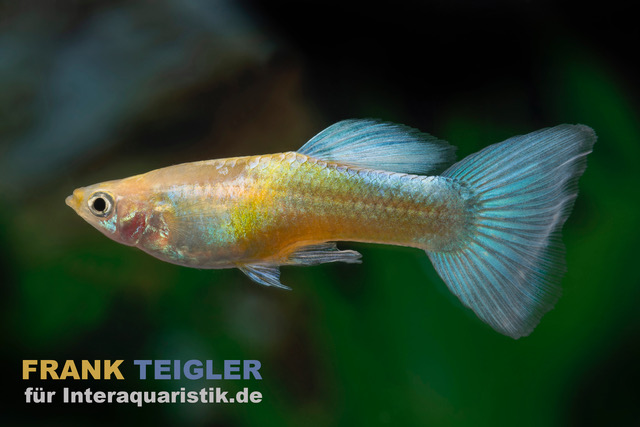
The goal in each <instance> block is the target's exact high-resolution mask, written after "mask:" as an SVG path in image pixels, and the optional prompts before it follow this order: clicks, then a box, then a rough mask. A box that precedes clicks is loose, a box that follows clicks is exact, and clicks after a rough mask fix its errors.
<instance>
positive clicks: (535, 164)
mask: <svg viewBox="0 0 640 427" xmlns="http://www.w3.org/2000/svg"><path fill="white" fill-rule="evenodd" d="M593 142H595V135H594V134H593V132H592V131H591V130H590V129H589V128H587V127H585V126H570V125H561V126H559V127H556V128H551V129H547V130H543V131H539V132H537V133H533V134H529V135H525V136H524V137H515V138H512V139H510V140H507V141H505V142H503V143H501V144H496V145H494V146H491V147H488V148H487V149H485V150H483V151H481V152H479V153H477V154H476V155H472V156H470V157H468V158H467V159H464V160H463V161H461V162H459V163H457V164H455V165H453V166H452V167H450V168H449V169H448V170H447V171H445V172H444V174H442V175H440V176H427V175H424V174H423V173H428V172H430V171H435V170H438V169H441V168H442V167H443V165H447V164H450V163H452V162H453V147H451V146H450V145H448V144H447V143H446V142H444V141H440V140H437V139H435V138H433V137H431V136H429V135H426V134H422V133H420V132H418V131H416V130H414V129H411V128H408V127H405V126H402V125H394V124H389V123H383V122H379V121H375V120H348V121H343V122H339V123H337V124H335V125H333V126H331V127H329V128H327V129H326V130H325V131H323V132H321V133H320V134H318V135H316V136H315V137H314V138H312V139H311V140H310V141H309V142H308V143H307V144H305V146H303V147H302V148H301V149H300V150H298V152H287V153H278V154H270V155H261V156H249V157H236V158H229V159H219V160H210V161H201V162H194V163H185V164H180V165H175V166H169V167H166V168H162V169H157V170H154V171H151V172H148V173H145V174H141V175H136V176H133V177H130V178H125V179H122V180H115V181H109V182H105V183H100V184H96V185H93V186H89V187H84V188H80V189H77V190H75V191H74V193H73V195H72V196H69V197H68V198H67V204H68V205H69V206H71V207H72V208H73V209H74V210H76V212H77V213H78V214H79V215H80V216H81V217H83V218H84V219H85V220H86V221H87V222H89V223H90V224H92V225H93V226H94V227H96V228H97V229H99V230H100V231H102V232H103V233H104V234H105V235H107V236H108V237H110V238H112V239H113V240H116V241H118V242H120V243H123V244H126V245H130V246H135V247H138V248H140V249H142V250H144V251H145V252H147V253H149V254H151V255H153V256H155V257H157V258H159V259H161V260H164V261H167V262H171V263H174V264H179V265H184V266H188V267H197V268H232V267H236V268H239V269H241V270H242V271H243V272H245V273H246V274H247V275H248V276H249V277H250V278H252V279H253V280H255V281H257V282H258V283H261V284H264V285H269V286H277V287H285V286H284V285H282V284H281V283H280V280H279V267H280V266H283V265H314V264H321V263H326V262H334V261H341V262H360V254H359V253H357V252H355V251H351V250H338V249H337V247H336V244H335V243H334V242H337V241H358V242H370V243H381V244H391V245H399V246H409V247H415V248H419V249H422V250H425V251H426V252H427V254H428V255H429V256H430V258H431V259H432V261H433V263H434V266H435V267H436V270H437V271H438V273H439V274H440V275H441V277H442V278H443V279H444V280H445V282H446V283H447V285H448V286H449V288H450V289H451V290H452V292H454V293H455V294H456V295H457V296H458V297H459V298H460V299H461V300H462V302H463V303H464V304H465V305H467V306H469V307H470V308H472V309H473V310H474V311H476V313H477V314H478V315H479V316H480V317H481V318H482V319H483V320H484V321H485V322H487V323H489V324H490V325H491V326H493V327H494V328H495V329H497V330H498V331H500V332H502V333H505V334H507V335H510V336H513V337H516V338H517V337H519V336H522V335H525V334H527V333H529V332H530V331H531V330H532V329H533V327H534V326H535V324H537V323H538V321H539V319H540V317H541V316H542V314H544V312H546V311H547V310H548V309H550V308H551V306H552V305H553V303H554V302H555V300H556V299H557V296H558V287H557V281H558V276H559V275H561V273H562V256H561V253H559V251H560V250H561V248H560V247H559V246H558V245H557V242H556V241H555V240H556V239H555V238H554V235H555V234H557V233H558V232H559V229H560V227H561V226H562V223H564V221H565V220H566V217H567V216H568V214H569V211H570V209H571V205H572V203H573V199H574V198H575V193H576V189H575V186H576V184H577V178H578V177H579V175H580V174H581V173H582V171H583V170H584V167H585V165H584V157H585V156H586V154H587V153H588V152H589V151H590V148H591V145H592V144H593ZM545 156H546V157H545ZM545 162H547V164H545ZM418 173H421V174H418Z"/></svg>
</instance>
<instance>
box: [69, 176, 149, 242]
mask: <svg viewBox="0 0 640 427" xmlns="http://www.w3.org/2000/svg"><path fill="white" fill-rule="evenodd" d="M65 203H66V204H67V205H68V206H69V207H70V208H72V209H73V210H74V211H75V212H76V213H77V214H78V215H79V216H80V217H81V218H82V219H84V220H85V221H86V222H88V223H89V224H91V225H92V226H93V227H94V228H96V229H97V230H99V231H100V232H102V234H104V235H105V236H107V237H109V238H110V239H112V240H115V241H116V242H118V243H122V244H125V245H128V246H135V245H136V244H137V242H138V240H139V239H140V236H141V235H142V234H143V232H144V229H145V228H146V222H147V221H146V210H145V206H146V203H145V200H144V199H143V198H141V197H140V195H139V192H136V191H135V188H134V187H132V185H131V183H130V182H127V180H117V181H108V182H104V183H100V184H94V185H90V186H87V187H81V188H77V189H75V190H74V191H73V194H71V195H70V196H68V197H67V198H66V199H65Z"/></svg>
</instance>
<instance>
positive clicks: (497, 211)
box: [427, 124, 596, 339]
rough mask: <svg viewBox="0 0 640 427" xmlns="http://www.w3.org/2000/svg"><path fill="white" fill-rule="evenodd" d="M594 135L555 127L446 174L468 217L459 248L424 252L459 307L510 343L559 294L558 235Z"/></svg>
mask: <svg viewBox="0 0 640 427" xmlns="http://www.w3.org/2000/svg"><path fill="white" fill-rule="evenodd" d="M595 141H596V135H595V133H594V132H593V130H592V129H591V128H589V127H587V126H583V125H566V124H564V125H560V126H556V127H553V128H548V129H542V130H539V131H537V132H533V133H530V134H527V135H522V136H516V137H513V138H510V139H508V140H506V141H504V142H501V143H499V144H494V145H491V146H489V147H487V148H485V149H483V150H481V151H479V152H478V153H475V154H473V155H471V156H469V157H467V158H465V159H463V160H462V161H460V162H458V163H456V164H454V165H453V166H452V167H450V168H449V169H448V170H446V171H445V172H444V174H443V176H445V177H448V178H451V179H455V180H457V181H459V182H461V183H463V184H464V185H466V186H468V187H469V188H470V190H471V192H472V194H473V196H472V197H473V200H474V202H473V214H472V218H473V220H472V225H471V229H470V232H469V233H468V235H467V236H466V237H465V238H466V239H467V241H466V242H465V243H464V244H462V246H461V249H457V250H452V251H443V252H427V254H428V255H429V258H430V259H431V261H432V262H433V265H434V266H435V269H436V271H437V272H438V274H439V275H440V277H442V279H443V280H444V281H445V283H446V284H447V286H448V288H449V289H450V290H451V291H452V292H453V293H454V294H455V295H456V296H458V298H460V300H461V301H462V303H463V304H464V305H466V306H467V307H469V308H471V309H472V310H473V311H474V312H475V313H476V314H477V315H478V316H479V317H480V318H481V319H482V320H483V321H484V322H486V323H488V324H489V325H490V326H491V327H493V328H494V329H495V330H497V331H498V332H500V333H502V334H505V335H508V336H510V337H513V338H516V339H517V338H519V337H522V336H526V335H528V334H530V333H531V331H533V329H534V328H535V327H536V325H537V324H538V323H539V321H540V319H541V317H542V316H543V315H544V314H545V313H546V312H547V311H549V310H550V309H551V308H553V305H554V304H555V302H556V301H557V299H558V297H559V296H560V287H559V282H560V279H561V277H562V275H563V274H564V272H565V266H564V253H563V252H564V248H563V245H562V242H561V239H560V230H561V228H562V225H563V224H564V222H565V221H566V219H567V217H568V216H569V214H570V212H571V209H572V207H573V203H574V200H575V198H576V196H577V193H578V190H577V184H578V179H579V178H580V176H581V175H582V173H583V172H584V170H585V168H586V156H587V154H588V153H590V152H591V149H592V147H593V144H594V143H595Z"/></svg>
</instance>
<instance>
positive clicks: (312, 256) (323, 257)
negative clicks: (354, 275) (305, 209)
mask: <svg viewBox="0 0 640 427" xmlns="http://www.w3.org/2000/svg"><path fill="white" fill-rule="evenodd" d="M360 258H362V255H361V254H360V252H356V251H351V250H346V251H341V250H339V249H338V247H337V246H336V244H335V243H334V242H326V243H319V244H315V245H308V246H302V247H300V248H298V249H296V251H295V252H293V253H292V254H291V255H289V262H288V264H294V265H318V264H324V263H327V262H346V263H349V264H354V263H360V262H362V261H361V260H360Z"/></svg>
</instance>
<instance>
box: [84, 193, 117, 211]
mask: <svg viewBox="0 0 640 427" xmlns="http://www.w3.org/2000/svg"><path fill="white" fill-rule="evenodd" d="M88 204H89V210H90V211H91V213H92V214H94V215H95V216H99V217H105V216H108V215H110V214H111V211H112V210H113V197H112V196H111V194H107V193H104V192H102V191H98V192H96V193H93V194H92V195H91V197H90V198H89V202H88Z"/></svg>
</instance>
